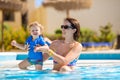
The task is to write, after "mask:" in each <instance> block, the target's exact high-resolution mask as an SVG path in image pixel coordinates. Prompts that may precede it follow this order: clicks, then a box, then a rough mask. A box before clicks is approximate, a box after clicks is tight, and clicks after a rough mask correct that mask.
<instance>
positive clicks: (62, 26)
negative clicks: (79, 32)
mask: <svg viewBox="0 0 120 80" xmlns="http://www.w3.org/2000/svg"><path fill="white" fill-rule="evenodd" d="M63 28H64V29H68V28H71V29H74V27H72V26H68V25H61V29H63Z"/></svg>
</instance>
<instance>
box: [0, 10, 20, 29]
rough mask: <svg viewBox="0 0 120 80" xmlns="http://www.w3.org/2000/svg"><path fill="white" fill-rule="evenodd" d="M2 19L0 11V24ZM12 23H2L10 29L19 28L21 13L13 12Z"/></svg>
mask: <svg viewBox="0 0 120 80" xmlns="http://www.w3.org/2000/svg"><path fill="white" fill-rule="evenodd" d="M2 18H3V13H2V11H1V10H0V23H1V21H2ZM14 18H15V19H14V21H4V23H5V24H7V25H9V26H11V27H14V29H18V28H20V27H21V25H22V24H21V12H20V11H15V12H14Z"/></svg>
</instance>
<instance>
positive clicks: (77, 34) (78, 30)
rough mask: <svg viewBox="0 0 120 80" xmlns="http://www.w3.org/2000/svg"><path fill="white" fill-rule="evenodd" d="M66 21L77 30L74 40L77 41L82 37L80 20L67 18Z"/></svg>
mask: <svg viewBox="0 0 120 80" xmlns="http://www.w3.org/2000/svg"><path fill="white" fill-rule="evenodd" d="M65 21H68V22H70V23H71V26H72V27H74V28H75V29H76V32H75V33H74V35H73V38H74V39H75V40H78V38H79V37H80V24H79V22H78V20H76V19H74V18H66V19H65Z"/></svg>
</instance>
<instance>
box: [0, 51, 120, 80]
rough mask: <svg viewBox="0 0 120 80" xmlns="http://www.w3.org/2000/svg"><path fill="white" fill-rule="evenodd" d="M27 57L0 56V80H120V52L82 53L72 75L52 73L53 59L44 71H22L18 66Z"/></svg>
mask: <svg viewBox="0 0 120 80" xmlns="http://www.w3.org/2000/svg"><path fill="white" fill-rule="evenodd" d="M26 57H27V54H26V53H24V52H21V53H20V52H19V53H17V52H4V53H2V54H0V80H106V79H107V80H120V76H119V75H120V51H103V52H102V51H101V52H99V51H95V52H82V54H81V56H80V58H79V61H78V63H77V68H76V70H75V71H73V72H71V73H53V72H51V68H52V65H51V64H52V60H51V59H50V60H48V61H46V62H45V63H44V69H43V70H42V71H35V70H34V69H33V68H34V67H33V66H31V67H29V68H30V70H20V69H19V68H18V67H17V64H18V63H19V62H20V61H21V60H23V59H25V58H26ZM4 60H5V61H4Z"/></svg>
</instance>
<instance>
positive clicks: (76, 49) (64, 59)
mask: <svg viewBox="0 0 120 80" xmlns="http://www.w3.org/2000/svg"><path fill="white" fill-rule="evenodd" d="M81 51H82V45H81V44H80V43H79V44H77V45H76V46H75V47H74V48H72V49H71V50H70V51H69V52H68V54H67V55H66V56H65V57H63V56H61V55H59V54H56V53H55V52H54V51H51V50H49V54H50V55H51V56H52V58H53V59H54V60H55V61H57V62H58V63H59V64H61V65H67V64H69V63H70V62H71V61H72V60H74V59H75V58H77V57H79V55H80V52H81Z"/></svg>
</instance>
